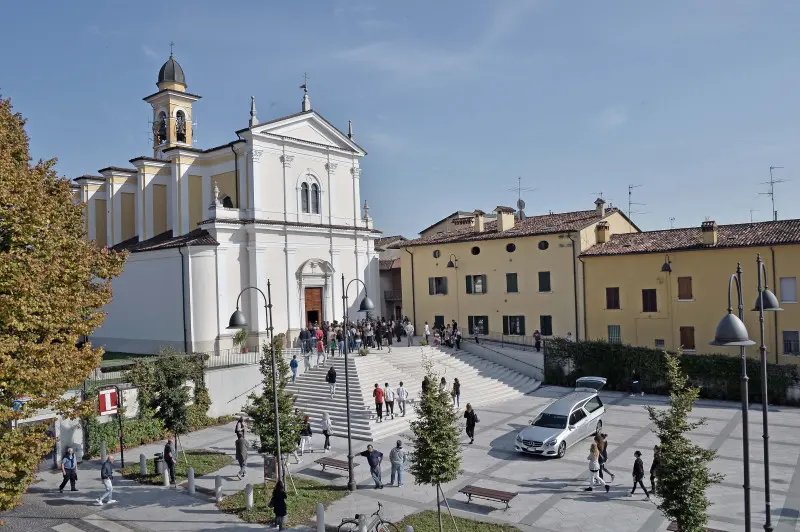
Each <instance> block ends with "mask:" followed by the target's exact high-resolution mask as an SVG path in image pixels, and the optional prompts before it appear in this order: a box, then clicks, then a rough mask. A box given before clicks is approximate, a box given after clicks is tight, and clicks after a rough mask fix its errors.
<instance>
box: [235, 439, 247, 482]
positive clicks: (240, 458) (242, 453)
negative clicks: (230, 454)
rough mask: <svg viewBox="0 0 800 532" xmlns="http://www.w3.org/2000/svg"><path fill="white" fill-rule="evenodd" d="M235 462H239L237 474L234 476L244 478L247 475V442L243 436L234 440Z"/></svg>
mask: <svg viewBox="0 0 800 532" xmlns="http://www.w3.org/2000/svg"><path fill="white" fill-rule="evenodd" d="M236 461H237V462H239V473H238V474H237V475H236V476H238V477H239V478H240V479H241V478H244V477H245V475H246V474H247V440H246V439H245V437H244V434H242V435H241V436H239V437H238V438H237V439H236Z"/></svg>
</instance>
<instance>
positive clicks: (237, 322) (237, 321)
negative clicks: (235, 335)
mask: <svg viewBox="0 0 800 532" xmlns="http://www.w3.org/2000/svg"><path fill="white" fill-rule="evenodd" d="M245 328H247V319H246V318H245V317H244V313H243V312H242V311H241V310H239V309H238V308H237V309H236V310H235V311H234V312H233V314H231V319H230V320H229V321H228V329H245Z"/></svg>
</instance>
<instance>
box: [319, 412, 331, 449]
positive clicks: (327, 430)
mask: <svg viewBox="0 0 800 532" xmlns="http://www.w3.org/2000/svg"><path fill="white" fill-rule="evenodd" d="M320 427H321V428H322V435H323V436H325V444H324V445H323V448H324V450H325V452H326V453H327V452H328V451H330V450H331V434H332V433H333V423H332V422H331V416H329V415H328V413H327V412H323V413H322V423H320Z"/></svg>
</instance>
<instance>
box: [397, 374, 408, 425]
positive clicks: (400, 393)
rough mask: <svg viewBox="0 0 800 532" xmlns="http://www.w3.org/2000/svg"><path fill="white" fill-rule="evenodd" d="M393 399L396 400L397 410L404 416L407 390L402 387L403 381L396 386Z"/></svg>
mask: <svg viewBox="0 0 800 532" xmlns="http://www.w3.org/2000/svg"><path fill="white" fill-rule="evenodd" d="M394 395H395V400H396V401H397V411H398V412H400V414H401V415H402V416H403V417H406V399H408V390H406V389H405V388H404V387H403V382H402V381H401V382H400V386H398V387H397V390H395V393H394Z"/></svg>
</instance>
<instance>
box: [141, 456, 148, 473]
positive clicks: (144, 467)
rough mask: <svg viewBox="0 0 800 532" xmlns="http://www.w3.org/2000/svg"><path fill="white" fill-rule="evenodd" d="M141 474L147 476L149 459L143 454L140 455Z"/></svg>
mask: <svg viewBox="0 0 800 532" xmlns="http://www.w3.org/2000/svg"><path fill="white" fill-rule="evenodd" d="M139 474H140V475H142V476H143V477H145V476H147V457H146V456H145V455H143V454H140V455H139Z"/></svg>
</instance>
